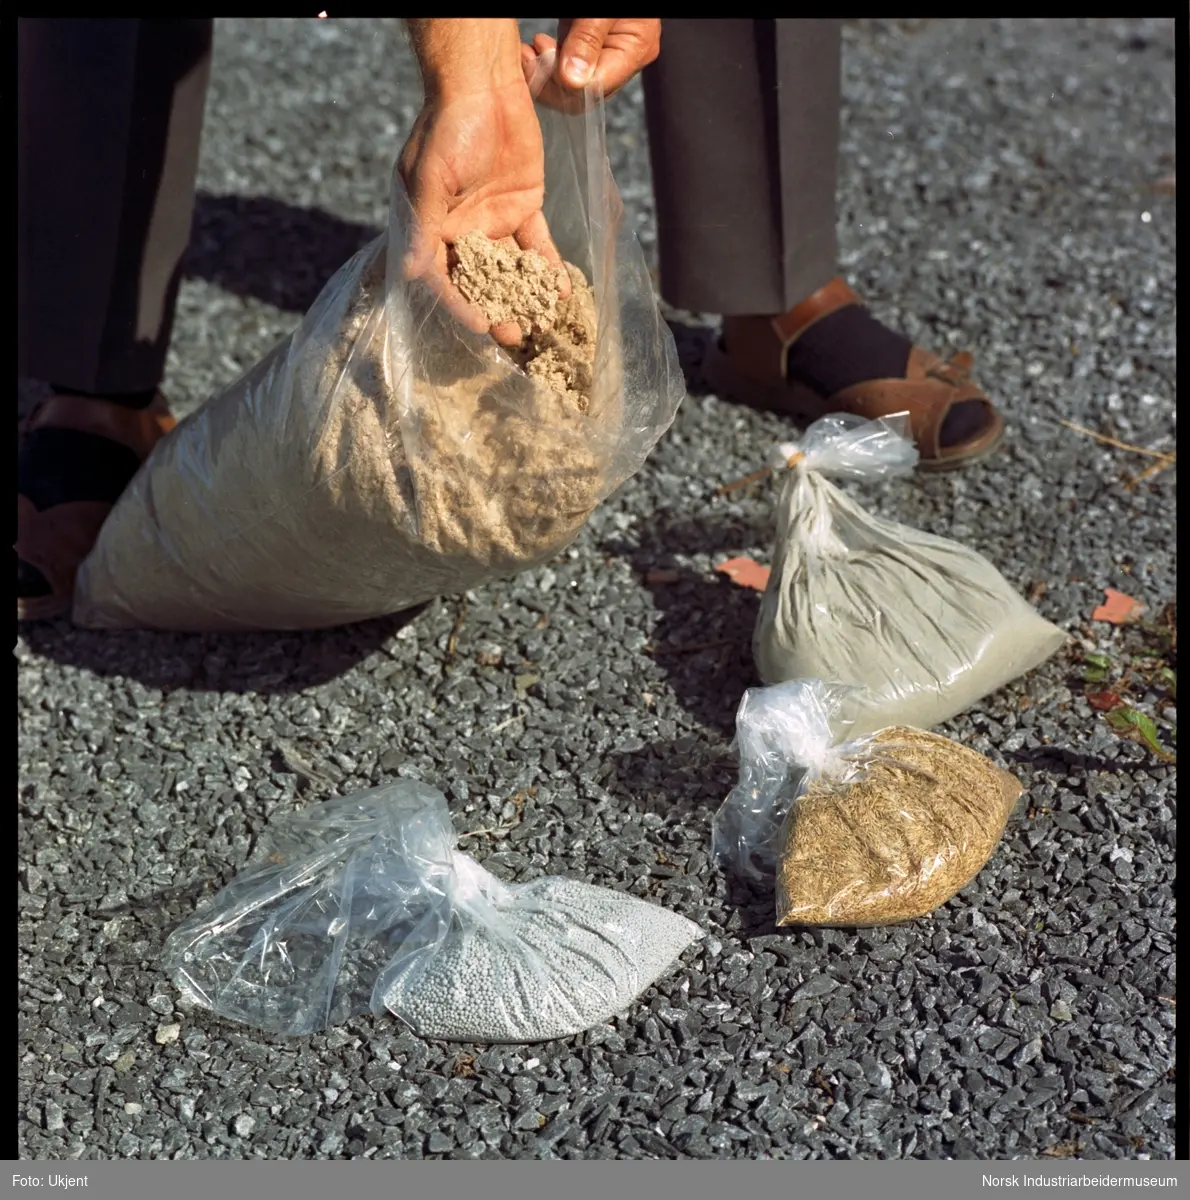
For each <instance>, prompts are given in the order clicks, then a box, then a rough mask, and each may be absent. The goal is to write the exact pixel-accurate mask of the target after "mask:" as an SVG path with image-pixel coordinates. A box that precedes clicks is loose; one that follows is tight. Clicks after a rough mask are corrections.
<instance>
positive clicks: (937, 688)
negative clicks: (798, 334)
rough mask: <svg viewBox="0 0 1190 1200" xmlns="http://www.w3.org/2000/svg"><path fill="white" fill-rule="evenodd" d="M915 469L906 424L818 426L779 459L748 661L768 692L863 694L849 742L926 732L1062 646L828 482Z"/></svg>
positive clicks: (922, 537) (996, 581)
mask: <svg viewBox="0 0 1190 1200" xmlns="http://www.w3.org/2000/svg"><path fill="white" fill-rule="evenodd" d="M916 462H917V451H916V449H915V447H914V445H913V440H912V434H911V433H910V430H909V421H908V418H907V417H906V416H904V415H898V416H895V417H885V418H881V419H880V420H876V421H866V420H864V419H863V418H862V417H855V416H851V415H845V414H844V415H838V416H828V417H822V418H821V419H819V420H817V421H815V422H814V423H813V424H812V425H811V426H810V427H809V429H807V431H806V433H805V436H804V438H803V439H802V441H801V442H800V443H799V444H797V445H787V446H780V447H778V448H777V451H776V455H775V462H774V465H778V464H780V465H786V464H789V466H790V470H789V472H788V475H787V476H786V478H785V480H784V483H783V485H782V490H781V497H780V501H779V506H778V512H777V541H776V548H775V550H774V554H773V567H772V574H771V576H770V580H769V584H768V587H767V588H766V589H765V592H764V596H763V598H762V600H761V605H760V613H759V616H758V618H757V623H756V629H755V631H754V635H753V643H752V648H753V657H754V658H755V661H756V667H757V670H758V671H759V673H760V677H761V679H762V680H763V681H764V682H765V683H770V684H772V683H779V682H781V681H782V680H786V679H834V680H839V681H840V682H844V683H850V684H854V685H856V686H858V687H859V688H861V689H862V694H860V696H859V697H858V703H857V707H856V709H855V711H854V713H853V714H852V717H853V724H852V726H851V733H852V735H857V734H863V733H871V732H874V731H876V730H878V729H883V728H884V727H886V726H888V725H894V724H902V725H910V726H914V727H917V728H922V729H929V728H931V727H932V726H934V725H937V724H939V723H940V722H942V721H946V720H948V719H949V718H951V717H953V716H955V715H956V714H958V713H960V712H962V711H963V710H964V709H965V708H968V707H969V706H970V705H972V704H974V703H975V702H976V701H978V700H980V699H982V698H983V697H984V696H986V695H989V694H990V693H992V692H994V691H996V690H997V689H998V688H1000V687H1003V686H1004V685H1005V684H1006V683H1009V682H1010V681H1011V680H1013V679H1016V678H1017V677H1019V676H1021V675H1023V674H1025V673H1026V672H1027V671H1030V670H1032V669H1033V668H1034V667H1036V666H1038V665H1040V664H1041V663H1042V662H1044V661H1045V660H1046V659H1047V658H1049V657H1050V655H1052V654H1054V653H1055V652H1056V651H1057V650H1058V649H1059V648H1060V647H1061V646H1062V645H1063V643H1064V641H1065V634H1064V633H1063V632H1062V630H1060V629H1058V628H1057V627H1056V626H1054V625H1051V624H1050V623H1049V622H1048V621H1046V620H1045V619H1044V618H1042V617H1041V616H1040V615H1039V614H1038V613H1037V612H1036V611H1035V610H1034V609H1033V608H1032V607H1031V606H1030V605H1029V604H1027V603H1026V602H1025V600H1024V599H1022V598H1021V597H1020V596H1019V595H1018V594H1017V593H1016V591H1014V589H1013V588H1012V586H1011V585H1010V584H1009V583H1008V581H1007V580H1006V579H1005V578H1004V577H1003V576H1002V575H1001V574H1000V572H999V571H997V570H996V568H995V567H994V566H993V565H992V564H991V563H990V562H989V561H988V560H987V559H986V558H984V557H983V555H981V554H977V553H976V552H975V551H974V550H969V549H967V548H966V547H964V546H960V545H959V544H958V543H957V542H953V541H950V540H948V539H946V538H941V537H935V536H934V535H932V534H929V533H923V532H921V531H920V530H916V529H912V528H910V527H909V526H907V525H900V524H897V523H895V522H893V521H886V520H883V519H881V518H879V517H875V516H872V515H871V514H870V513H868V512H865V511H864V509H863V508H861V507H860V506H859V505H858V504H857V503H856V502H855V501H854V500H852V499H851V498H850V497H849V496H847V495H846V494H845V493H844V492H842V491H841V490H840V489H839V488H837V487H836V486H835V485H834V484H833V483H831V482H830V480H829V479H828V478H827V476H829V475H833V476H835V477H841V478H850V479H887V478H891V477H893V476H896V475H904V474H908V473H909V472H910V471H912V470H913V468H914V466H915V464H916Z"/></svg>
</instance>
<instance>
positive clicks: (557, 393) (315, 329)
mask: <svg viewBox="0 0 1190 1200" xmlns="http://www.w3.org/2000/svg"><path fill="white" fill-rule="evenodd" d="M539 120H540V122H541V127H542V134H543V138H544V140H545V147H546V199H545V206H544V210H543V211H544V213H545V217H546V220H547V223H548V224H549V226H550V229H551V232H552V234H553V236H554V239H555V242H556V244H557V245H558V246H559V249H560V250H561V252H562V253H563V255H564V256H565V257H566V259H567V260H568V262H567V266H566V270H567V272H568V274H569V278H570V283H571V288H570V295H569V296H568V297H567V298H565V299H563V298H562V297H561V295H560V289H559V286H558V285H559V276H558V272H557V270H556V269H555V268H552V267H550V266H549V264H548V263H547V262H546V261H545V260H544V259H543V258H541V256H539V255H535V254H532V253H526V252H522V251H520V250H519V249H518V248H517V247H515V245H514V246H512V247H510V246H509V245H508V244H499V243H493V242H491V241H489V240H488V239H487V238H485V237H483V236H482V235H479V234H477V233H472V234H469V235H467V236H465V237H462V238H460V239H459V241H458V242H457V243H456V245H455V247H454V251H453V253H452V255H451V258H450V263H451V270H452V274H453V276H454V279H455V282H456V285H457V286H458V287H459V289H460V291H462V292H463V294H464V295H465V296H467V297H468V298H469V299H471V300H472V302H473V303H478V304H479V305H480V306H481V307H484V308H485V310H486V311H488V312H489V316H490V318H491V319H493V320H497V319H498V320H515V321H516V322H517V323H518V324H519V325H520V327H521V330H522V333H523V334H524V337H523V340H522V343H521V345H520V346H519V347H517V348H516V349H514V350H513V351H511V352H509V351H506V350H504V349H502V348H500V347H499V346H497V345H496V343H495V342H494V340H493V339H492V338H490V337H486V336H485V337H479V336H477V335H475V334H473V333H471V332H470V331H468V330H467V329H465V328H463V327H462V326H461V325H460V324H458V323H457V322H456V321H455V320H454V319H453V318H452V317H451V316H450V314H449V313H448V311H447V310H446V308H445V306H443V305H442V304H440V303H439V302H438V298H437V296H436V295H435V294H434V293H433V291H432V290H431V289H430V288H428V287H427V286H426V285H425V284H424V283H422V282H420V281H416V280H414V281H411V280H408V279H406V278H405V275H404V272H403V270H402V263H403V259H404V255H405V251H406V249H407V247H408V246H409V242H410V231H411V229H412V227H413V219H412V211H411V208H410V205H409V200H408V197H407V195H406V193H405V189H404V185H403V184H402V182H401V180H400V178H399V176H398V175H396V174H395V173H394V177H393V187H392V193H391V205H390V219H389V228H388V230H387V231H386V232H385V233H384V234H383V235H381V236H380V237H379V238H377V239H376V240H375V241H374V242H372V243H371V244H370V245H368V246H366V247H364V249H362V250H361V251H360V252H359V253H358V254H356V255H355V256H354V257H353V258H352V259H351V260H350V261H349V262H347V263H345V264H344V266H343V267H342V268H340V270H339V271H338V272H337V273H336V274H335V276H334V277H333V278H332V279H331V280H330V281H329V282H328V283H327V284H326V286H325V287H324V288H323V290H322V292H321V294H320V295H319V297H318V299H317V300H316V301H315V303H314V305H313V307H312V308H311V309H310V311H309V313H307V314H306V316H305V318H304V319H303V320H302V322H301V324H300V325H299V326H298V327H297V329H295V330H294V332H293V333H292V334H291V335H290V336H289V337H287V338H286V339H285V340H284V341H282V342H281V343H280V344H279V345H278V346H276V347H275V348H274V349H273V350H272V351H271V352H270V353H269V354H268V355H267V356H266V357H265V358H264V359H263V360H262V361H261V362H259V363H258V364H257V365H256V366H255V367H253V368H252V369H251V370H249V371H248V372H247V373H246V374H245V375H244V376H242V377H241V378H240V379H239V380H237V381H236V382H235V383H233V384H231V385H230V386H229V387H228V388H226V389H225V390H223V391H222V392H220V393H218V394H217V395H216V396H214V397H213V398H212V399H211V400H209V401H208V402H207V404H206V405H205V406H204V407H203V408H201V409H200V410H199V411H198V412H196V413H194V414H192V415H191V416H190V417H189V418H187V420H185V421H183V422H182V423H181V424H180V425H179V426H178V428H177V429H176V430H175V431H174V432H173V433H172V434H171V435H170V436H169V437H167V438H165V439H163V440H162V441H161V442H160V443H159V444H158V445H157V447H156V448H155V449H154V451H153V453H152V455H150V457H149V459H148V461H147V462H146V463H145V464H144V466H143V467H142V468H141V471H140V472H139V474H138V475H137V476H136V478H135V479H134V480H133V482H132V484H131V486H130V487H129V488H128V489H127V490H126V491H125V493H124V495H123V496H122V497H121V498H120V501H119V503H118V504H117V505H116V507H115V509H114V510H113V512H112V514H111V516H110V517H109V518H108V520H107V522H106V524H105V525H104V528H103V530H102V532H101V534H100V537H99V540H98V542H97V544H96V546H95V549H94V551H93V552H92V554H91V555H90V556H89V558H88V559H87V561H86V562H85V563H84V564H83V567H82V569H81V571H80V573H79V578H78V584H77V587H76V596H75V610H74V618H75V621H76V622H77V623H79V624H80V625H84V626H87V627H91V628H108V629H112V628H130V627H149V628H157V629H174V630H216V629H225V630H232V629H237V630H244V629H313V628H321V627H326V626H332V625H340V624H347V623H349V622H353V621H362V620H366V619H369V618H373V617H379V616H383V615H385V614H388V613H394V612H400V611H402V610H405V609H409V608H413V607H414V606H416V605H418V604H421V603H423V602H424V601H427V600H430V599H432V598H433V597H435V596H441V595H449V594H452V593H459V592H464V591H467V590H468V589H470V588H472V587H475V586H477V585H479V584H482V583H484V582H486V581H488V580H491V579H496V578H500V577H502V576H508V575H512V574H514V573H516V572H518V571H522V570H525V569H527V568H530V567H533V566H536V565H538V564H540V563H542V562H545V561H547V560H548V559H550V558H551V557H553V556H554V555H556V554H557V553H558V552H559V551H560V550H562V549H564V548H565V547H566V545H567V544H568V543H569V542H571V541H572V540H573V539H574V537H575V536H576V535H577V534H578V532H579V531H580V530H581V528H582V526H583V524H584V522H585V521H586V520H587V518H588V517H589V516H590V514H591V512H592V511H593V510H594V509H595V507H596V506H597V505H598V504H599V503H600V502H601V501H602V500H603V499H604V498H605V497H606V496H608V495H609V494H610V493H611V492H612V491H614V490H615V489H616V488H617V487H618V486H619V485H620V484H621V483H622V482H623V481H624V480H625V479H627V478H628V477H629V476H630V475H632V474H633V473H634V472H635V471H637V470H638V469H639V468H640V466H641V464H642V463H643V462H644V459H645V457H646V456H647V455H648V453H649V451H650V450H651V449H652V447H653V445H654V444H655V443H656V441H657V439H658V438H659V437H660V436H661V434H662V433H663V432H664V431H665V430H666V429H667V428H668V427H669V424H670V423H671V421H672V420H673V417H674V414H675V412H676V410H677V406H678V404H679V402H680V401H681V398H682V396H683V394H684V389H683V387H682V376H681V372H680V370H679V369H678V366H677V355H676V351H675V348H674V344H673V337H672V335H671V334H670V332H669V330H668V328H667V327H666V325H665V322H664V321H663V320H662V318H661V315H660V313H659V311H658V308H657V303H656V300H655V297H654V295H653V292H652V288H651V284H650V281H649V277H648V272H647V269H646V267H645V263H644V256H643V254H642V253H641V250H640V247H639V245H638V244H637V242H636V239H635V237H634V236H633V234H632V231H631V229H630V228H627V227H625V226H624V225H623V223H622V221H621V208H620V203H619V198H618V195H617V193H616V190H615V184H614V182H613V181H612V179H611V177H610V170H609V167H608V165H607V161H606V157H605V141H604V127H603V120H604V117H603V111H602V108H601V107H600V108H598V109H593V110H592V111H590V112H586V113H582V114H578V115H568V114H562V113H556V112H552V111H549V110H544V109H543V110H541V111H540V112H539ZM626 331H627V332H626Z"/></svg>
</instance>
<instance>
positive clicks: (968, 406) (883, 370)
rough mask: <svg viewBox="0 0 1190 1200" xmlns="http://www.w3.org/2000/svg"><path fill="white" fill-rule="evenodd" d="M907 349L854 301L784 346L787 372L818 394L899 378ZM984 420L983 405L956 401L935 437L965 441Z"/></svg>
mask: <svg viewBox="0 0 1190 1200" xmlns="http://www.w3.org/2000/svg"><path fill="white" fill-rule="evenodd" d="M912 349H913V345H912V343H911V342H910V341H909V339H908V338H905V337H902V336H901V335H900V334H899V333H894V332H893V330H891V329H889V328H888V326H887V325H881V323H880V322H879V321H877V320H876V318H875V317H874V316H872V314H871V313H870V312H869V311H868V310H867V309H866V308H862V307H861V306H859V305H856V304H853V305H849V306H848V307H847V308H840V309H838V310H837V311H836V312H833V313H831V315H830V316H829V317H823V318H822V320H821V321H817V322H815V324H813V325H811V326H810V328H809V329H807V330H806V332H805V333H803V334H802V335H801V337H799V338H798V339H797V341H796V342H794V343H793V345H792V346H790V347H789V356H788V358H787V360H786V375H787V376H788V377H789V378H790V379H793V380H796V381H797V382H798V383H804V384H805V385H806V386H807V387H811V388H813V389H814V390H815V391H816V392H817V393H818V394H819V395H821V396H833V395H834V394H835V393H836V392H839V391H842V390H843V388H848V387H854V386H855V384H857V383H866V382H867V381H868V380H869V379H903V378H904V376H905V369H906V368H907V367H908V365H909V351H910V350H912ZM986 422H987V410H986V409H985V407H984V405H983V404H981V403H980V402H979V401H978V400H967V401H964V402H962V403H960V404H955V405H953V406H952V407H951V409H950V411H949V412H948V413H947V414H946V418H945V420H943V422H942V428H941V430H939V433H938V437H939V441H940V442H941V444H942V445H943V446H953V445H957V444H958V443H960V442H965V441H967V439H968V438H972V437H975V436H976V435H977V434H978V433H979V432H980V431H981V430H982V429H983V427H984V425H985V424H986Z"/></svg>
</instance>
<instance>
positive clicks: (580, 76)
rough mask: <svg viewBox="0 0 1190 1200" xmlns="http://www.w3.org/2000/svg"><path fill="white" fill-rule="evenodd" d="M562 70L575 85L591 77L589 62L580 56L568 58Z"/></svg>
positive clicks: (580, 84)
mask: <svg viewBox="0 0 1190 1200" xmlns="http://www.w3.org/2000/svg"><path fill="white" fill-rule="evenodd" d="M564 70H565V72H566V75H567V77H568V78H569V79H570V82H571V83H573V84H574V85H575V86H576V87H581V86H582V85H583V84H584V83H586V82H587V80H588V79H590V78H591V64H590V63H589V62H584V60H583V59H581V58H568V59H567V60H566V63H565V65H564Z"/></svg>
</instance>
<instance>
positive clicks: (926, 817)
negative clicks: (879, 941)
mask: <svg viewBox="0 0 1190 1200" xmlns="http://www.w3.org/2000/svg"><path fill="white" fill-rule="evenodd" d="M861 702H862V697H861V696H859V694H858V693H857V691H856V689H855V688H853V687H850V686H848V685H845V684H838V683H830V682H825V681H823V680H819V679H794V680H788V681H786V682H785V683H781V684H776V685H774V686H772V687H767V688H752V689H749V691H748V692H746V693H745V695H744V699H743V700H742V702H741V703H740V707H739V711H738V714H737V717H736V747H737V750H738V753H739V763H740V774H739V782H738V783H737V785H736V787H735V788H733V789H732V791H731V792H730V793H729V795H728V797H727V799H726V800H725V801H724V802H723V804H722V806H721V807H720V808H719V811H718V812H717V813H716V814H715V817H714V821H713V843H712V844H713V850H714V853H715V856H716V858H717V859H718V861H719V862H720V864H721V865H722V866H724V867H725V868H726V869H727V870H729V871H731V872H733V873H735V874H738V875H741V876H743V877H750V878H752V879H758V880H765V879H768V878H771V877H774V876H775V884H776V888H775V902H776V903H775V907H776V920H777V924H778V925H842V926H849V927H855V926H866V925H886V924H896V923H899V922H902V921H908V920H913V919H914V918H916V917H921V916H924V915H926V914H927V913H929V912H931V911H933V910H934V909H935V908H937V907H938V906H939V905H940V904H943V903H945V901H947V900H949V899H950V898H951V897H952V896H953V895H955V893H957V892H958V891H959V890H960V889H961V888H962V887H964V886H966V885H967V884H968V883H969V882H970V881H971V880H972V879H973V878H974V877H975V876H976V874H978V872H979V871H980V870H981V869H982V867H983V866H984V864H985V863H986V862H987V860H988V859H989V858H990V857H991V855H992V853H993V851H994V850H995V848H996V844H997V843H998V841H999V839H1000V837H1001V835H1002V834H1003V831H1004V827H1005V824H1006V823H1007V821H1008V818H1009V816H1010V815H1011V813H1012V810H1013V808H1014V806H1015V805H1016V803H1017V801H1018V799H1019V798H1020V795H1021V790H1022V789H1021V785H1020V783H1019V782H1018V781H1017V780H1016V779H1015V778H1014V777H1013V776H1012V775H1010V774H1009V773H1008V772H1007V771H1004V770H1003V769H1001V768H1000V767H998V766H996V765H995V764H994V763H993V762H991V761H990V760H989V759H987V758H984V757H983V755H980V754H977V753H976V752H975V751H973V750H969V749H968V748H966V747H965V746H961V745H960V744H959V743H958V742H954V741H952V740H951V739H949V738H945V737H942V736H941V735H939V734H936V733H929V732H927V731H924V730H920V729H912V728H909V727H907V726H903V725H899V726H893V727H890V728H888V729H882V730H879V731H877V732H875V733H871V734H866V735H862V736H858V737H852V738H847V739H842V738H840V736H839V734H838V733H837V730H838V729H839V728H840V727H841V726H845V725H847V724H848V720H849V718H848V714H849V713H852V712H854V711H856V708H857V704H859V703H861Z"/></svg>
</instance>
